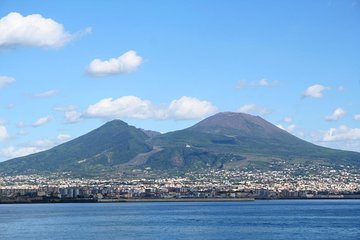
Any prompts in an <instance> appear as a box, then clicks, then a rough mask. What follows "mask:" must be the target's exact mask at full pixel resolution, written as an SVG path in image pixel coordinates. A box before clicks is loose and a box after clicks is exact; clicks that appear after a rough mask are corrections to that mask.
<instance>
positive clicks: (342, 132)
mask: <svg viewBox="0 0 360 240" xmlns="http://www.w3.org/2000/svg"><path fill="white" fill-rule="evenodd" d="M322 140H323V141H325V142H330V141H344V140H349V141H351V140H360V128H349V127H347V126H346V125H342V126H340V127H339V128H330V129H329V130H328V131H327V132H325V134H324V135H323V139H322Z"/></svg>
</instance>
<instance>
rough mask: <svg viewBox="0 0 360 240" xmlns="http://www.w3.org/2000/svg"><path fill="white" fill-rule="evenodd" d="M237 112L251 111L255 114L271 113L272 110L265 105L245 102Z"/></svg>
mask: <svg viewBox="0 0 360 240" xmlns="http://www.w3.org/2000/svg"><path fill="white" fill-rule="evenodd" d="M236 111H237V112H242V113H250V114H255V115H267V114H270V113H271V110H270V109H268V108H265V107H260V106H258V105H256V104H245V105H242V106H240V107H239V108H238V109H237V110H236Z"/></svg>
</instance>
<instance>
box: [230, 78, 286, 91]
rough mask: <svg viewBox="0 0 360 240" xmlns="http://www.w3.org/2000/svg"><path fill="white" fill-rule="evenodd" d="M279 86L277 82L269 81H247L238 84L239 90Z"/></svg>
mask: <svg viewBox="0 0 360 240" xmlns="http://www.w3.org/2000/svg"><path fill="white" fill-rule="evenodd" d="M278 84H279V81H277V80H272V81H270V80H268V79H265V78H263V79H260V80H258V81H247V80H240V81H238V82H237V84H236V88H237V89H241V88H246V87H272V86H276V85H278Z"/></svg>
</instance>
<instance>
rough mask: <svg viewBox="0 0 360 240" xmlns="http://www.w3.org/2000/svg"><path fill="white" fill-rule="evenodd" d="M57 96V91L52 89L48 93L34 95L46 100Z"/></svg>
mask: <svg viewBox="0 0 360 240" xmlns="http://www.w3.org/2000/svg"><path fill="white" fill-rule="evenodd" d="M56 94H57V91H56V90H53V89H52V90H48V91H45V92H41V93H36V94H34V97H37V98H45V97H52V96H55V95H56Z"/></svg>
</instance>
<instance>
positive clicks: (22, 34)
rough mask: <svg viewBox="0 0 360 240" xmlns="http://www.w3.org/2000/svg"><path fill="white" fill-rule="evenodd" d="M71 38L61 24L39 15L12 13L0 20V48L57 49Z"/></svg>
mask: <svg viewBox="0 0 360 240" xmlns="http://www.w3.org/2000/svg"><path fill="white" fill-rule="evenodd" d="M73 38H74V35H72V34H70V33H67V32H66V31H65V30H64V27H63V25H62V24H60V23H58V22H56V21H54V20H53V19H51V18H44V17H43V16H41V15H40V14H31V15H28V16H22V15H21V14H20V13H17V12H12V13H9V14H8V15H7V16H5V17H3V18H1V19H0V47H1V46H3V47H8V46H30V47H46V48H59V47H62V46H64V45H65V44H66V43H68V42H70V41H71V40H72V39H73Z"/></svg>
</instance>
